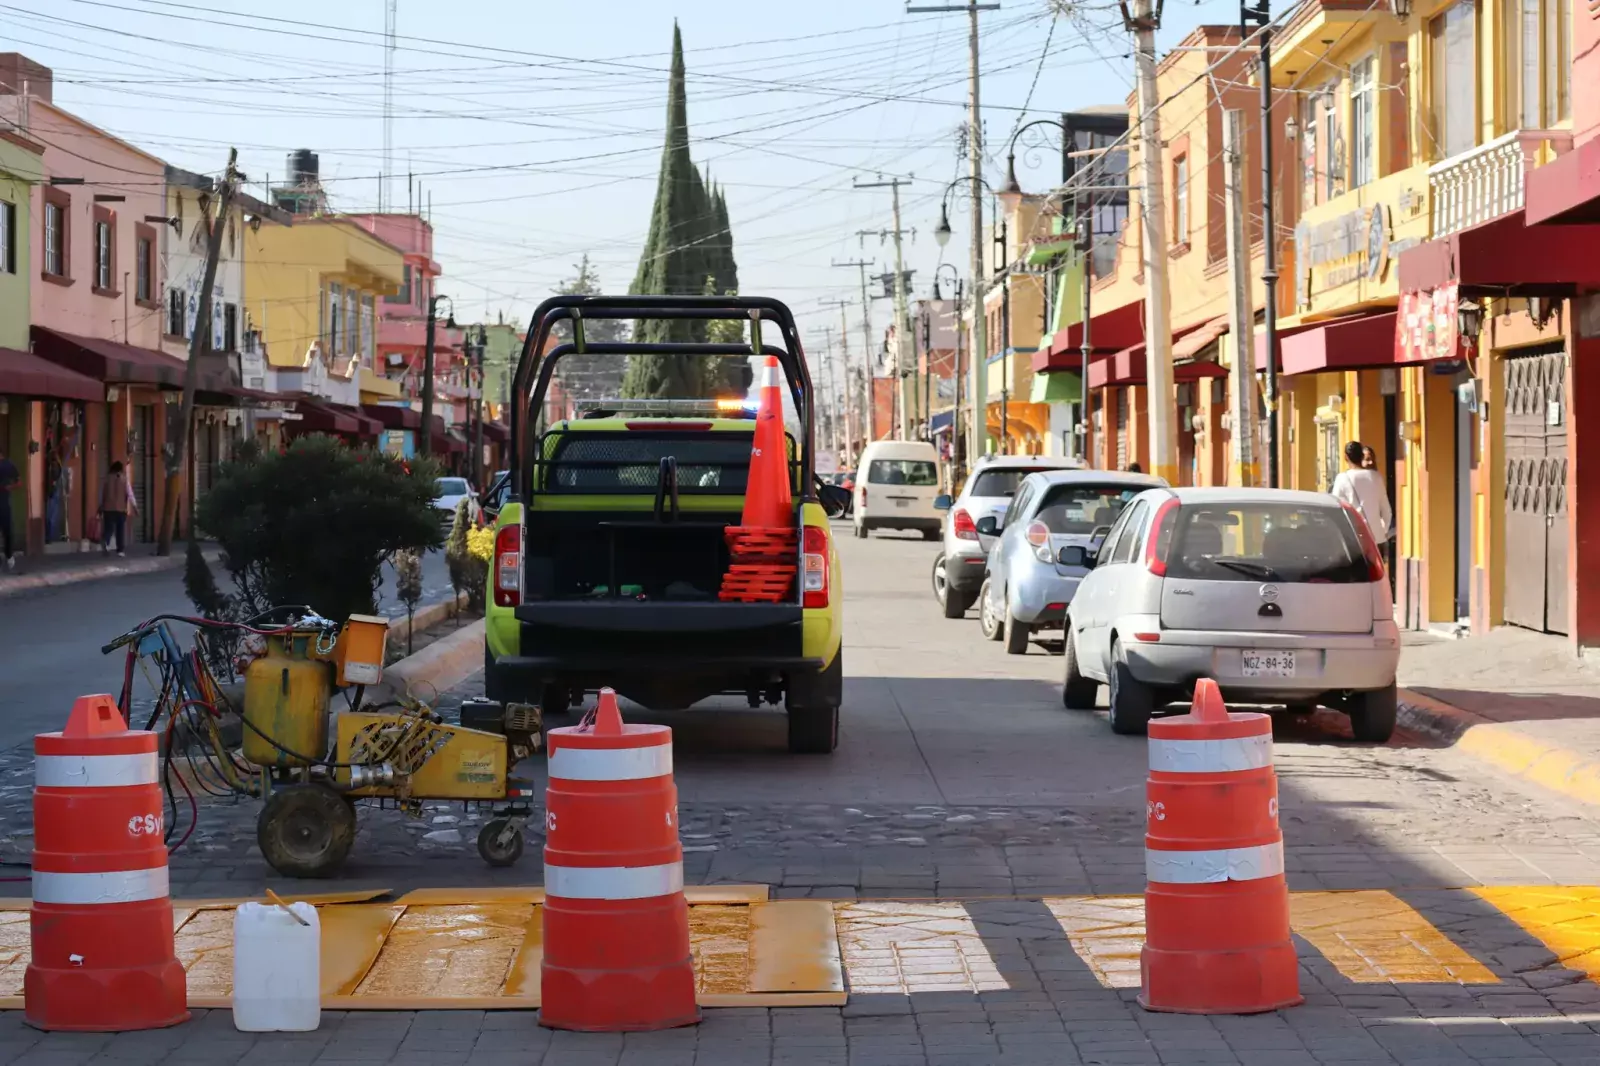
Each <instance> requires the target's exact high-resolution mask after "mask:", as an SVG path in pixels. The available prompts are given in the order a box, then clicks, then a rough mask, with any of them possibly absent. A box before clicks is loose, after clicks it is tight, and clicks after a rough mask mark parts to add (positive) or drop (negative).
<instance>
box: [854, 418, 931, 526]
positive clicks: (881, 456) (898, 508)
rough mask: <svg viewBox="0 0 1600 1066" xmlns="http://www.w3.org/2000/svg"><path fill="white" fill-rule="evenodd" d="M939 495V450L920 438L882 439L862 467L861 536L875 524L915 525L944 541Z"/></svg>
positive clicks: (870, 449)
mask: <svg viewBox="0 0 1600 1066" xmlns="http://www.w3.org/2000/svg"><path fill="white" fill-rule="evenodd" d="M938 498H939V453H938V452H937V451H935V450H934V447H933V445H931V444H929V443H927V442H926V441H919V440H878V441H873V442H872V443H871V444H868V445H867V449H866V451H864V452H862V453H861V462H860V464H859V465H858V466H857V468H856V488H855V521H856V536H858V537H865V536H866V535H867V534H868V533H870V532H872V530H874V529H914V530H917V531H918V532H920V533H921V534H922V539H923V540H938V539H939V529H940V527H941V525H942V524H943V520H944V515H943V514H942V513H940V512H939V511H938V510H937V509H936V508H935V507H934V506H933V502H934V501H935V500H936V499H938Z"/></svg>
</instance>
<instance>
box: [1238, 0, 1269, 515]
mask: <svg viewBox="0 0 1600 1066" xmlns="http://www.w3.org/2000/svg"><path fill="white" fill-rule="evenodd" d="M1270 11H1271V8H1270V7H1269V6H1268V0H1259V2H1258V3H1257V4H1256V6H1255V7H1253V8H1252V7H1251V6H1250V5H1248V4H1246V3H1243V2H1242V0H1241V3H1240V4H1239V29H1240V30H1241V31H1243V32H1244V35H1245V36H1246V37H1249V35H1250V34H1249V26H1250V24H1251V23H1254V24H1255V25H1256V26H1258V27H1260V29H1261V61H1260V66H1259V67H1258V68H1257V73H1256V77H1257V78H1259V79H1260V80H1261V238H1262V240H1261V243H1262V259H1261V287H1262V294H1261V295H1262V303H1263V304H1265V305H1266V307H1265V310H1266V321H1265V325H1266V332H1267V396H1266V401H1267V402H1266V408H1267V487H1268V488H1273V489H1275V488H1277V487H1278V230H1277V220H1276V217H1275V216H1276V213H1275V212H1274V211H1273V210H1272V17H1271V14H1270ZM1250 359H1251V370H1252V371H1254V365H1255V351H1254V350H1252V351H1251V353H1250Z"/></svg>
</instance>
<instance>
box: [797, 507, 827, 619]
mask: <svg viewBox="0 0 1600 1066" xmlns="http://www.w3.org/2000/svg"><path fill="white" fill-rule="evenodd" d="M800 591H801V600H800V605H801V606H802V607H826V606H828V531H827V530H825V529H823V528H822V527H821V526H806V527H805V530H804V531H803V532H802V533H801V535H800Z"/></svg>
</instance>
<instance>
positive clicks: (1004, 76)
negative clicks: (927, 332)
mask: <svg viewBox="0 0 1600 1066" xmlns="http://www.w3.org/2000/svg"><path fill="white" fill-rule="evenodd" d="M917 2H918V4H919V6H921V5H925V4H926V5H929V6H931V5H932V3H933V2H934V0H917ZM398 3H399V11H398V34H399V40H398V45H399V47H398V49H397V51H396V53H395V55H394V66H395V70H396V74H395V78H394V107H393V113H394V126H393V129H394V135H393V140H394V145H395V151H394V161H395V171H396V174H395V176H394V177H393V178H392V179H391V180H390V182H389V186H388V187H389V191H390V192H389V196H390V205H391V207H395V208H398V209H401V210H404V209H405V207H406V204H407V184H408V182H407V173H408V171H409V172H410V173H411V174H412V175H413V178H412V187H413V189H414V190H415V189H420V193H414V195H417V196H420V199H421V202H422V203H423V204H424V205H426V204H427V203H428V202H430V201H431V204H432V207H431V210H432V219H433V223H434V225H435V227H436V231H437V244H436V249H435V258H437V259H438V260H439V261H440V263H441V264H442V265H443V267H444V271H445V279H444V281H443V282H441V285H440V291H442V292H447V293H449V294H450V295H451V296H452V297H453V298H454V299H455V300H456V307H457V313H458V317H462V318H463V319H468V320H470V319H476V318H478V317H479V316H481V315H484V314H488V315H490V316H493V315H494V314H495V313H496V312H504V313H505V315H506V316H507V318H508V319H512V318H515V319H516V320H518V321H520V322H523V323H525V322H526V319H527V316H528V314H529V313H530V312H531V311H532V309H533V307H534V305H535V304H536V303H537V301H538V300H539V299H540V298H542V297H543V296H544V295H546V294H547V293H548V292H549V291H550V289H551V288H552V286H553V285H555V284H556V283H557V282H558V281H559V280H560V279H561V278H562V277H564V276H567V275H569V274H570V273H571V272H572V264H573V263H575V262H576V261H577V260H578V258H579V257H580V256H581V255H583V254H584V253H586V252H587V253H588V254H589V255H590V256H591V258H592V259H593V261H594V262H595V264H596V265H597V266H598V268H599V270H600V274H601V278H602V281H603V283H604V284H605V286H606V287H607V288H609V289H614V290H624V289H626V287H627V285H628V283H629V282H630V281H631V280H632V277H633V272H634V266H635V264H636V262H637V259H638V254H639V247H640V244H641V242H642V240H643V238H644V235H645V231H646V229H647V227H648V224H649V211H650V202H651V198H652V196H653V194H654V190H655V179H656V168H657V164H658V161H659V156H660V148H661V141H662V123H663V121H664V116H665V110H666V67H667V62H668V52H669V49H670V46H671V39H672V24H673V20H674V18H676V19H677V21H678V23H679V24H680V26H681V27H682V30H683V36H684V45H685V50H686V63H687V67H688V75H689V81H688V98H689V129H690V136H691V138H692V145H693V152H694V156H695V158H696V160H697V161H699V162H700V163H702V164H703V165H705V166H707V167H708V168H709V171H710V173H711V176H712V178H713V179H714V180H716V181H717V182H720V183H721V184H722V185H723V186H724V187H725V189H726V191H727V198H728V204H729V211H730V214H731V218H732V225H733V237H734V251H735V255H736V257H737V259H738V262H739V273H740V280H741V287H742V288H743V290H744V291H745V292H750V293H755V292H761V293H766V294H769V295H773V296H777V297H779V298H780V299H784V300H786V301H788V302H789V303H790V305H791V306H792V307H793V308H794V310H795V311H796V313H797V314H799V315H801V316H802V317H803V320H804V323H805V325H806V326H807V327H808V328H809V327H819V328H820V327H825V326H826V327H831V326H835V325H837V323H838V320H839V318H838V311H837V309H833V308H826V307H824V306H822V304H821V300H822V299H824V298H836V297H847V298H856V299H858V298H859V288H858V283H857V273H856V271H855V270H853V269H848V270H847V269H839V268H836V267H834V266H832V265H831V264H832V262H833V261H834V260H835V259H854V258H862V257H864V258H871V259H875V260H876V262H877V267H876V269H879V270H887V269H889V268H890V264H892V262H893V248H892V246H891V245H889V244H886V243H885V244H880V241H879V238H878V236H876V235H873V236H870V237H867V238H865V239H864V240H863V239H860V238H858V237H857V236H856V231H857V230H860V229H871V230H873V231H877V230H880V229H883V228H886V227H888V226H889V225H890V199H889V191H888V190H887V189H879V190H871V191H863V190H857V189H854V188H853V187H852V183H853V181H854V180H855V179H857V178H864V179H867V180H872V179H873V178H874V177H875V176H877V175H879V174H882V175H883V176H885V177H887V176H891V175H899V176H902V177H904V176H909V175H915V180H914V182H913V184H912V185H911V186H910V187H909V188H907V189H903V190H902V198H903V202H902V210H903V225H904V226H905V227H906V228H908V229H913V228H914V229H915V230H916V231H917V232H916V236H915V239H914V240H910V239H909V235H908V240H909V243H908V244H907V245H906V252H907V259H908V263H907V265H908V266H909V267H912V268H915V269H916V270H917V274H916V276H915V278H914V279H913V290H914V293H915V294H916V295H925V294H926V293H927V292H928V291H929V288H930V286H931V284H932V280H933V272H934V268H935V266H936V265H937V263H938V262H939V249H938V248H937V247H936V245H935V243H934V241H933V239H932V231H933V227H934V226H935V224H936V223H937V221H938V214H939V211H938V201H939V198H940V196H941V194H942V193H943V191H944V187H945V185H946V183H948V182H949V181H950V180H951V179H952V178H954V177H956V176H957V175H958V174H960V173H963V172H964V167H963V163H962V161H961V158H960V156H959V155H958V130H959V128H960V127H961V125H962V124H963V122H964V120H965V114H966V110H965V109H966V86H967V29H966V27H967V19H966V15H965V14H964V13H963V14H948V15H926V14H920V15H912V14H907V13H906V12H905V4H904V2H903V0H804V2H800V3H776V2H773V0H753V2H752V0H743V2H735V0H587V2H583V0H566V2H563V3H555V2H553V0H455V2H454V3H449V4H441V3H436V2H435V3H424V2H422V0H398ZM1063 6H1064V5H1062V4H1061V3H1060V0H1057V2H1055V3H1051V2H1048V0H1002V3H1001V8H1000V10H998V11H994V12H988V13H985V14H984V15H983V16H982V25H983V38H982V68H983V91H982V95H983V101H984V105H985V106H984V124H985V127H986V130H987V138H988V146H987V147H988V149H989V152H990V154H991V156H992V157H993V158H991V160H990V164H989V167H988V169H987V176H988V178H989V180H990V181H991V183H992V184H994V185H996V186H998V185H999V184H1000V181H1001V180H1002V178H1003V177H1004V165H1005V160H1004V148H1003V145H1004V142H1005V140H1006V139H1008V138H1009V137H1010V135H1011V133H1012V131H1013V130H1014V129H1015V128H1016V126H1017V124H1018V123H1019V122H1020V121H1025V120H1027V119H1031V118H1042V117H1051V116H1055V115H1058V114H1059V113H1060V112H1062V111H1065V110H1074V109H1077V108H1081V107H1086V106H1090V105H1095V104H1120V103H1122V102H1123V101H1124V100H1125V99H1126V97H1127V94H1128V93H1129V92H1130V91H1131V87H1132V73H1131V72H1132V64H1131V61H1130V59H1129V57H1128V52H1129V44H1128V38H1127V36H1126V34H1125V33H1124V32H1123V31H1122V29H1121V20H1120V16H1119V15H1118V13H1117V10H1116V7H1115V5H1114V4H1113V3H1110V2H1107V0H1085V2H1084V3H1082V4H1080V5H1077V8H1076V12H1075V14H1074V15H1073V16H1072V17H1061V16H1059V15H1058V14H1057V10H1058V9H1059V8H1061V7H1063ZM384 10H385V0H320V2H316V0H277V2H276V3H274V4H271V5H264V4H261V3H259V2H255V0H214V2H212V3H209V4H206V3H201V2H199V0H0V50H10V49H13V48H14V49H15V50H17V51H20V52H22V53H24V54H26V55H28V56H30V57H31V58H33V59H35V60H37V61H39V62H41V63H44V64H45V65H47V66H50V67H52V68H53V69H54V70H55V99H56V102H57V103H58V104H60V105H61V106H64V107H66V108H68V109H70V110H72V111H74V112H76V113H78V114H80V115H82V116H83V117H85V118H87V119H88V120H90V121H91V122H94V123H96V124H97V125H99V126H101V127H103V128H105V129H107V130H109V131H111V132H113V133H115V134H117V135H119V136H122V137H124V138H126V139H127V140H129V141H131V142H133V143H135V144H138V145H140V146H141V147H143V148H145V149H146V150H149V151H151V152H153V153H154V154H156V155H159V156H162V157H163V158H165V159H167V160H169V161H170V162H172V163H175V164H177V165H179V166H183V167H186V168H188V169H191V170H196V171H202V172H213V173H214V172H218V171H220V169H221V167H222V164H223V162H224V161H225V159H226V156H227V149H228V147H229V146H236V147H237V148H238V149H239V151H240V158H241V165H242V167H243V169H244V170H245V172H246V173H247V175H248V176H249V178H250V179H251V180H252V181H253V182H263V181H264V180H267V179H271V180H272V181H279V180H281V179H282V177H283V175H284V171H285V163H284V157H285V154H286V153H287V152H288V151H289V150H291V149H294V148H311V149H313V150H315V151H317V152H318V153H319V154H320V156H321V165H322V174H323V178H324V181H325V182H326V184H327V187H328V189H329V192H330V196H331V199H332V203H333V206H334V207H335V209H337V210H347V211H364V210H372V209H374V208H375V207H376V206H377V202H378V193H379V178H378V175H379V173H380V172H381V170H382V160H383V153H382V145H383V65H384V52H383V29H384ZM1237 18H1238V7H1237V5H1236V4H1231V3H1225V2H1218V0H1208V2H1207V3H1204V4H1200V5H1191V4H1188V3H1184V4H1169V5H1168V6H1167V12H1166V25H1165V28H1164V29H1163V30H1162V32H1161V34H1160V38H1159V40H1160V41H1161V43H1162V46H1163V47H1165V46H1166V45H1170V44H1172V43H1174V42H1176V41H1177V40H1178V39H1179V38H1180V37H1182V36H1183V35H1184V34H1186V33H1187V32H1188V31H1189V30H1190V29H1192V28H1193V27H1194V26H1195V25H1196V24H1198V23H1199V22H1200V21H1202V19H1204V20H1206V21H1211V22H1220V23H1231V22H1236V21H1237ZM1034 133H1036V134H1039V135H1041V136H1044V135H1050V134H1053V131H1052V130H1049V129H1042V130H1036V131H1034ZM1030 139H1031V137H1030ZM1058 168H1059V159H1058V157H1057V156H1056V155H1055V154H1054V151H1053V149H1046V150H1044V151H1040V152H1034V153H1019V172H1020V174H1021V178H1022V184H1023V186H1024V187H1025V188H1028V189H1030V190H1038V189H1041V188H1044V187H1045V186H1046V185H1047V184H1048V183H1049V182H1050V181H1051V180H1052V179H1053V178H1054V177H1055V175H1056V174H1057V172H1058ZM253 191H256V192H257V193H260V192H262V191H263V190H262V189H260V188H257V189H255V190H253ZM951 220H952V223H953V225H954V226H955V230H956V233H955V237H954V239H952V241H951V242H950V246H949V248H948V249H947V250H946V255H947V257H948V258H949V260H950V261H952V262H954V263H955V264H956V265H958V266H959V267H961V269H962V272H963V273H965V264H966V253H965V248H966V240H967V238H966V234H965V232H964V230H965V220H966V207H965V203H964V201H963V202H962V203H961V204H959V205H958V207H957V208H956V209H954V210H952V213H951ZM849 313H850V318H851V325H852V337H851V340H852V348H854V349H856V351H857V358H859V336H860V334H859V325H858V323H859V315H860V308H859V306H856V307H852V308H851V309H850V312H849ZM888 313H889V308H888V305H887V302H885V301H881V300H879V301H874V307H873V315H874V327H875V333H876V334H877V335H878V336H880V337H881V328H882V326H883V325H884V324H885V323H887V321H888ZM818 346H820V336H819V337H818V339H817V341H816V342H814V344H813V348H815V347H818Z"/></svg>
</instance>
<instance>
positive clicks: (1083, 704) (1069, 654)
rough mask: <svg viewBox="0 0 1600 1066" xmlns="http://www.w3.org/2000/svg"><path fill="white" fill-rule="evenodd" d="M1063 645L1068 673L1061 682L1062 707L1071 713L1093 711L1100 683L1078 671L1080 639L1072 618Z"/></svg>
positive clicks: (1063, 655) (1068, 623)
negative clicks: (1073, 630)
mask: <svg viewBox="0 0 1600 1066" xmlns="http://www.w3.org/2000/svg"><path fill="white" fill-rule="evenodd" d="M1062 645H1063V646H1062V652H1061V655H1062V658H1064V659H1065V660H1066V671H1065V677H1064V679H1063V680H1062V682H1061V706H1063V707H1065V708H1066V709H1067V710H1069V711H1092V710H1094V701H1095V697H1096V696H1098V695H1099V694H1100V682H1098V681H1096V680H1095V679H1094V678H1092V677H1084V676H1083V673H1082V671H1080V670H1079V669H1078V638H1077V637H1076V636H1074V635H1073V632H1072V619H1070V618H1069V619H1067V639H1066V640H1065V641H1063V642H1062Z"/></svg>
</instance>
